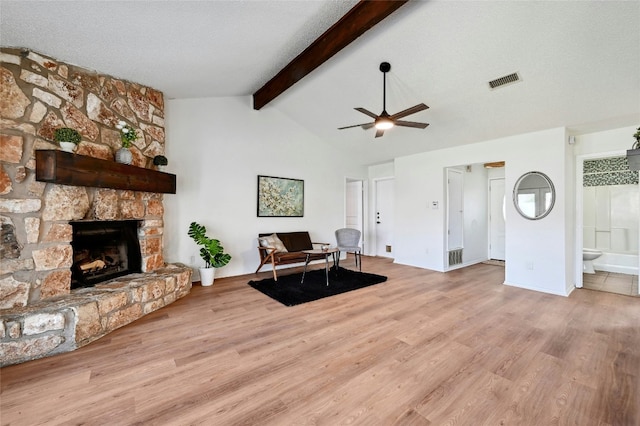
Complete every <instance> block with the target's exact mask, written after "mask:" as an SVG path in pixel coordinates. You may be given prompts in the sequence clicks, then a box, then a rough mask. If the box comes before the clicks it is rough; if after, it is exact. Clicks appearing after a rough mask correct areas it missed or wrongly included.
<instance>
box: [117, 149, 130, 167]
mask: <svg viewBox="0 0 640 426" xmlns="http://www.w3.org/2000/svg"><path fill="white" fill-rule="evenodd" d="M131 161H133V154H131V151H130V150H129V148H120V149H119V150H117V151H116V163H121V164H131Z"/></svg>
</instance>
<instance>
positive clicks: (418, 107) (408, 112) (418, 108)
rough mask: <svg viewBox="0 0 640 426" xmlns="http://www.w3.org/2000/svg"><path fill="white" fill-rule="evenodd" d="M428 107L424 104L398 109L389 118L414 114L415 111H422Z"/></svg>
mask: <svg viewBox="0 0 640 426" xmlns="http://www.w3.org/2000/svg"><path fill="white" fill-rule="evenodd" d="M428 108H429V107H428V106H426V105H425V104H418V105H414V106H412V107H411V108H407V109H405V110H404V111H400V112H397V113H395V114H393V115H392V116H391V117H390V118H391V119H392V120H396V119H398V118H402V117H406V116H407V115H411V114H415V113H416V112H420V111H424V110H425V109H428Z"/></svg>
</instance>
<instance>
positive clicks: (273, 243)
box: [260, 234, 288, 253]
mask: <svg viewBox="0 0 640 426" xmlns="http://www.w3.org/2000/svg"><path fill="white" fill-rule="evenodd" d="M260 245H261V246H262V247H273V248H275V249H276V251H277V252H279V253H286V252H287V251H288V250H287V248H286V247H285V246H284V244H283V242H282V240H280V238H278V236H277V235H276V234H271V235H268V236H266V237H260Z"/></svg>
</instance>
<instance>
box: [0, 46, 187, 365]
mask: <svg viewBox="0 0 640 426" xmlns="http://www.w3.org/2000/svg"><path fill="white" fill-rule="evenodd" d="M0 62H1V65H0V237H1V239H0V363H1V364H2V365H9V364H14V363H19V362H24V361H28V360H30V359H36V358H41V357H43V356H48V355H53V354H57V353H61V352H66V351H70V350H73V349H75V348H78V347H80V346H83V345H86V344H87V343H89V342H92V341H94V340H95V339H97V338H99V337H101V336H103V335H105V334H106V333H109V332H111V331H113V330H115V329H116V328H118V327H121V326H123V325H125V324H128V323H130V322H131V321H134V320H135V319H137V318H140V317H141V316H143V315H145V314H147V313H149V312H151V311H153V310H156V309H159V308H161V307H163V306H165V305H167V304H169V303H171V302H173V301H174V300H176V299H177V298H179V297H182V296H184V295H186V294H187V293H188V292H189V290H190V288H191V270H190V269H189V268H186V267H184V266H182V265H173V266H171V265H169V266H167V265H166V264H165V262H164V258H163V234H164V206H163V194H162V193H156V192H145V191H155V190H156V189H150V188H151V187H148V186H147V187H143V188H142V189H141V188H140V187H136V188H131V187H123V186H118V187H108V188H104V187H100V188H98V187H94V186H92V185H90V184H86V183H76V182H74V185H75V186H74V185H71V184H69V182H58V181H46V182H44V181H39V180H36V171H37V167H36V165H37V163H36V151H38V150H58V149H60V148H59V147H58V145H57V144H56V143H55V142H54V141H53V134H54V131H55V129H56V128H58V127H71V128H74V129H76V130H78V131H79V132H80V134H81V137H82V140H81V141H80V144H79V145H78V146H77V149H76V154H79V155H80V156H83V157H78V158H87V157H93V158H95V159H100V160H101V161H95V160H94V161H92V162H91V164H92V165H93V166H92V167H93V169H95V168H96V167H104V168H109V169H111V168H112V169H114V170H118V173H132V174H139V175H145V174H146V175H149V174H154V173H158V172H153V173H148V172H144V173H141V172H139V171H140V170H141V169H145V168H146V169H150V168H153V157H154V156H155V155H161V154H164V147H165V134H164V100H163V95H162V93H161V92H159V91H157V90H155V89H152V88H150V87H145V86H143V85H140V84H136V83H132V82H129V81H125V80H120V79H117V78H114V77H111V76H108V75H104V74H100V73H97V72H95V71H92V70H88V69H84V68H81V67H78V66H75V65H71V64H66V63H63V62H61V61H58V60H56V59H54V58H51V57H47V56H44V55H42V54H40V53H35V52H33V51H30V50H27V49H17V48H4V47H3V48H0ZM120 120H124V121H126V122H127V123H129V124H131V125H132V126H133V127H134V128H135V129H137V131H138V134H139V135H140V138H139V139H138V140H136V141H135V142H134V145H133V146H132V147H131V151H132V153H133V162H132V164H131V166H127V167H128V169H127V168H126V167H125V168H118V167H115V168H114V167H107V166H95V164H107V165H110V164H112V162H113V161H114V152H115V150H117V149H119V148H120V147H121V142H120V140H119V132H118V130H117V129H116V124H117V123H118V121H120ZM69 155H71V154H69ZM75 157H77V156H75ZM92 160H93V159H92ZM93 169H92V171H93ZM133 169H135V170H133ZM127 170H130V172H128V171H127ZM111 172H112V171H111ZM111 172H110V173H111ZM149 172H150V171H149ZM118 177H121V176H118ZM121 180H122V179H121ZM61 183H65V184H64V185H63V184H61ZM85 185H86V186H85ZM96 186H100V185H97V184H96ZM116 188H117V189H116ZM134 189H135V190H134ZM165 192H167V191H165ZM123 220H136V221H139V223H140V226H139V228H138V230H137V238H138V241H139V246H140V256H141V266H140V268H139V270H141V271H142V273H141V274H132V275H126V276H123V277H119V278H116V279H115V280H112V281H107V282H105V283H101V284H99V285H97V286H96V287H91V288H83V289H74V290H72V289H71V280H72V274H71V267H72V264H73V250H72V246H71V240H72V227H71V224H70V222H72V221H123Z"/></svg>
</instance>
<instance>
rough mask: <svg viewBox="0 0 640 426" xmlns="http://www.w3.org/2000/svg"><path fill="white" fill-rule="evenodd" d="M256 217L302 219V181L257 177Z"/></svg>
mask: <svg viewBox="0 0 640 426" xmlns="http://www.w3.org/2000/svg"><path fill="white" fill-rule="evenodd" d="M257 213H258V217H303V216H304V180H302V179H290V178H283V177H275V176H263V175H258V212H257Z"/></svg>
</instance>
